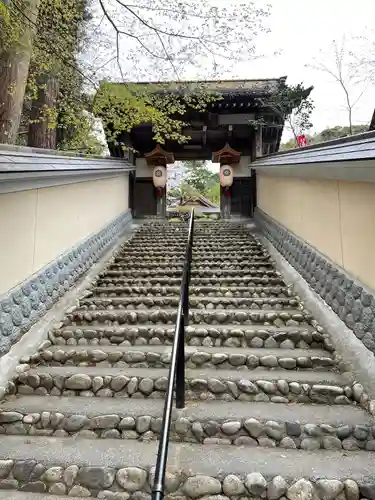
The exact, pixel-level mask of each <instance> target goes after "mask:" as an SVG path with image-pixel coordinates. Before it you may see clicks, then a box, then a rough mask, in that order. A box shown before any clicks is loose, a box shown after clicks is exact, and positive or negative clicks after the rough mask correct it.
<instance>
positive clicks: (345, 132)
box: [280, 125, 368, 151]
mask: <svg viewBox="0 0 375 500" xmlns="http://www.w3.org/2000/svg"><path fill="white" fill-rule="evenodd" d="M367 131H368V125H353V126H352V132H353V135H355V134H361V133H363V132H367ZM349 135H351V134H350V127H346V126H345V127H344V126H341V125H336V126H335V127H331V128H326V129H324V130H322V131H321V132H319V133H317V134H313V135H306V139H307V144H308V145H310V144H319V143H321V142H326V141H331V140H333V139H339V138H340V137H347V136H349ZM297 147H298V144H297V141H296V140H295V139H290V140H289V141H287V142H284V143H283V144H281V147H280V150H281V151H285V150H287V149H294V148H297Z"/></svg>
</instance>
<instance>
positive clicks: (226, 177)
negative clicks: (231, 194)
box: [220, 165, 233, 188]
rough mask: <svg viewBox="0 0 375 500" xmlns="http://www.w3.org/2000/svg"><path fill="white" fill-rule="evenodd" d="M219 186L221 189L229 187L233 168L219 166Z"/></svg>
mask: <svg viewBox="0 0 375 500" xmlns="http://www.w3.org/2000/svg"><path fill="white" fill-rule="evenodd" d="M220 184H221V186H222V187H223V188H226V187H230V186H231V185H232V184H233V168H232V167H231V166H230V165H221V167H220Z"/></svg>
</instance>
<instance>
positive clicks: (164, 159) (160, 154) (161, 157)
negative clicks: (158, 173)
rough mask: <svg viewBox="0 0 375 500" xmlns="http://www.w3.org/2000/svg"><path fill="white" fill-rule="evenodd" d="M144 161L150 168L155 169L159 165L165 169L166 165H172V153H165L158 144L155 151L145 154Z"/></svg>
mask: <svg viewBox="0 0 375 500" xmlns="http://www.w3.org/2000/svg"><path fill="white" fill-rule="evenodd" d="M145 159H146V161H147V165H149V166H150V167H157V166H159V165H162V166H164V167H165V166H166V165H167V164H168V163H174V156H173V153H169V152H168V151H165V150H164V149H163V148H162V147H161V146H160V144H158V145H157V146H156V148H155V149H153V150H152V151H150V153H146V154H145Z"/></svg>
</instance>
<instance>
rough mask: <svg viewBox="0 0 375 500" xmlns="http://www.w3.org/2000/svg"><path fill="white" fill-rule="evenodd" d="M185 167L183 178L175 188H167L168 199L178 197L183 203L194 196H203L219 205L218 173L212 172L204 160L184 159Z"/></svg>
mask: <svg viewBox="0 0 375 500" xmlns="http://www.w3.org/2000/svg"><path fill="white" fill-rule="evenodd" d="M184 165H185V167H186V177H185V180H184V181H182V182H181V183H180V185H179V186H178V187H176V188H173V189H169V190H168V197H169V198H170V199H178V200H179V203H180V204H181V203H183V202H184V201H186V200H187V199H189V198H193V197H195V196H199V195H201V196H204V197H206V198H208V199H209V200H210V201H212V202H213V203H215V204H216V205H220V183H219V174H218V173H215V172H212V171H211V170H210V169H209V168H208V167H207V166H206V163H205V161H202V160H188V161H184Z"/></svg>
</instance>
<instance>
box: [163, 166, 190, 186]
mask: <svg viewBox="0 0 375 500" xmlns="http://www.w3.org/2000/svg"><path fill="white" fill-rule="evenodd" d="M185 174H186V167H185V166H184V165H183V163H181V164H178V163H176V164H175V165H170V166H169V165H168V168H167V189H174V188H176V187H178V186H179V185H180V184H181V182H182V181H183V180H184V176H185Z"/></svg>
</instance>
